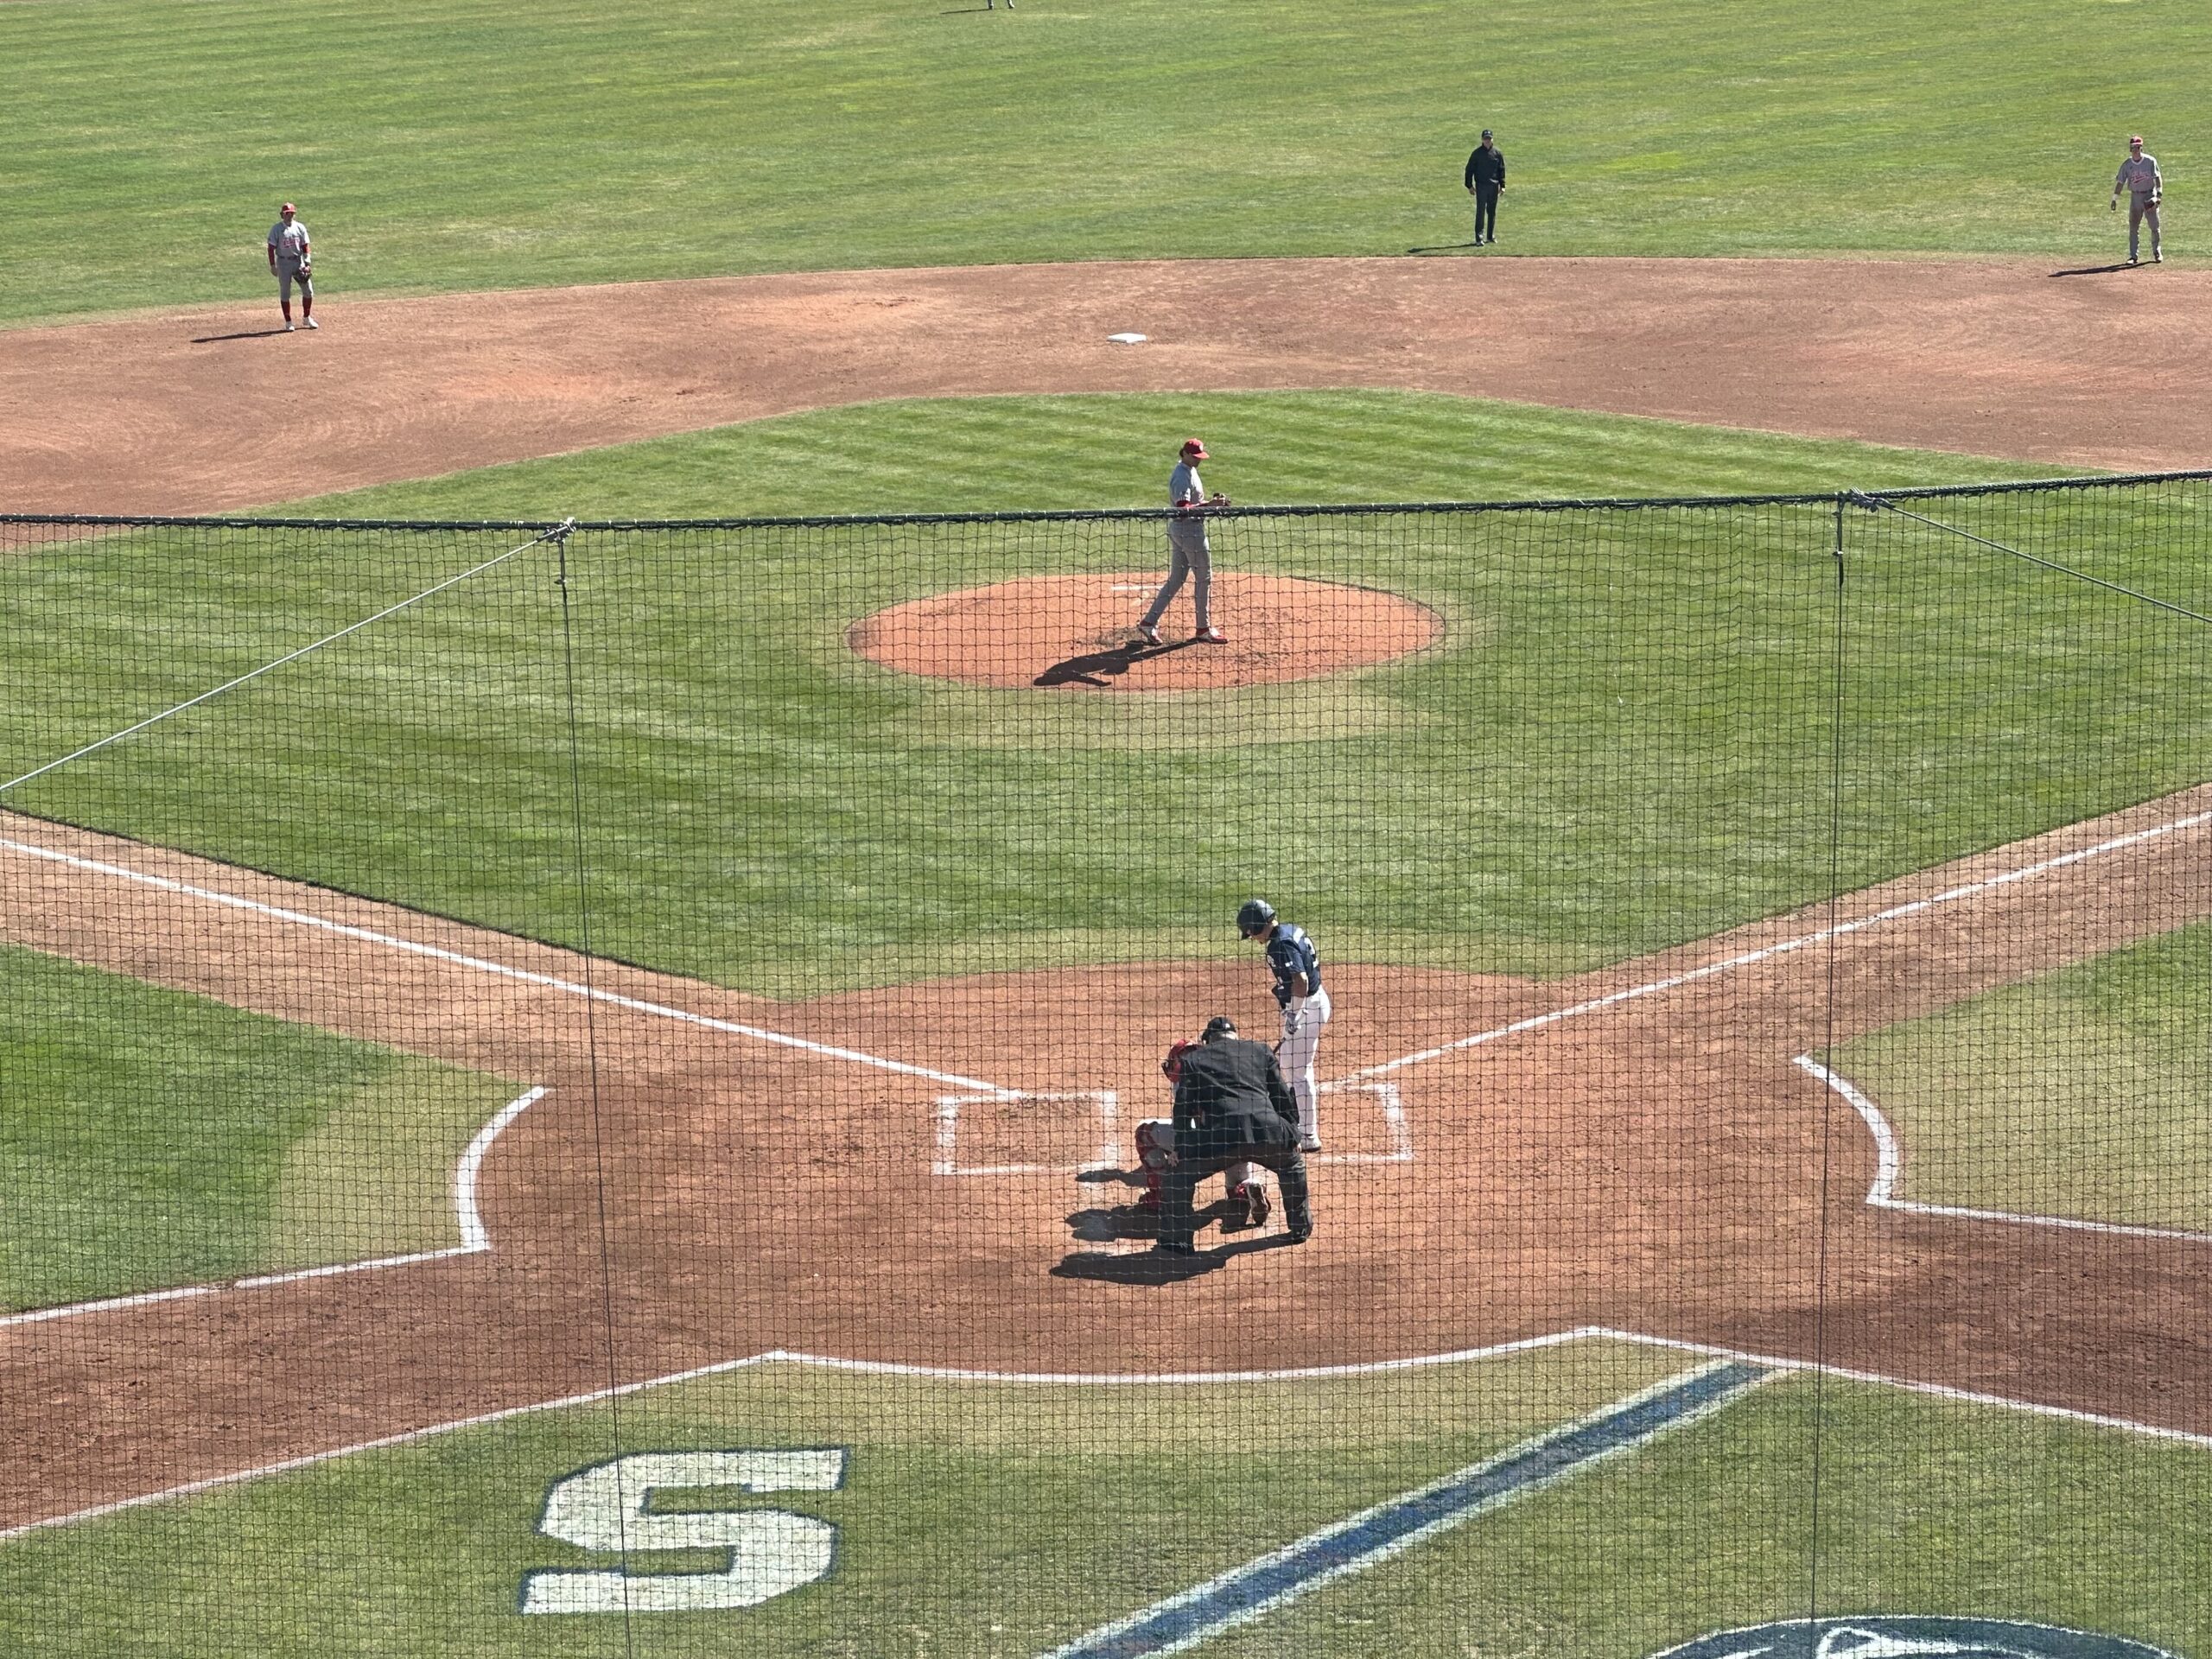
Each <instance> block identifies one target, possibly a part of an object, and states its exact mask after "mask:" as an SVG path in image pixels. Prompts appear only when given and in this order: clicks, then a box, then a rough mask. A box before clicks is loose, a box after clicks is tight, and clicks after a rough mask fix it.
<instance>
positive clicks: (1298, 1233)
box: [1284, 1227, 1313, 1244]
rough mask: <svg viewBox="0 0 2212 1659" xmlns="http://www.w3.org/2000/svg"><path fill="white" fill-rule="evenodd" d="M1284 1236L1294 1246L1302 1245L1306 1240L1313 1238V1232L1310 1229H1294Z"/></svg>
mask: <svg viewBox="0 0 2212 1659" xmlns="http://www.w3.org/2000/svg"><path fill="white" fill-rule="evenodd" d="M1284 1236H1285V1237H1287V1238H1288V1239H1289V1240H1290V1242H1291V1243H1294V1244H1303V1243H1305V1242H1306V1240H1307V1239H1309V1238H1311V1237H1313V1229H1312V1228H1311V1227H1294V1228H1292V1229H1291V1230H1290V1231H1289V1232H1288V1233H1287V1234H1285V1235H1284Z"/></svg>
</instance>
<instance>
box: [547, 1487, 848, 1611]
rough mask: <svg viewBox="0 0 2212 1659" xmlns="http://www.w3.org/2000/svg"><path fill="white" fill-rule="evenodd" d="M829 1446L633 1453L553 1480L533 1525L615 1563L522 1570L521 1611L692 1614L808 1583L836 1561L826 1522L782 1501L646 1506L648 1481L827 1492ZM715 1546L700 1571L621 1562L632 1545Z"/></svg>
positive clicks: (633, 1550)
mask: <svg viewBox="0 0 2212 1659" xmlns="http://www.w3.org/2000/svg"><path fill="white" fill-rule="evenodd" d="M844 1478H845V1453H844V1452H843V1451H842V1450H841V1449H839V1448H836V1447H829V1448H822V1449H814V1448H810V1449H806V1450H801V1451H787V1452H771V1451H761V1452H633V1453H632V1455H630V1456H628V1457H626V1458H617V1459H614V1460H613V1462H611V1463H602V1464H597V1465H594V1466H593V1467H591V1468H589V1469H582V1470H579V1471H577V1472H576V1473H575V1474H573V1475H569V1476H568V1477H566V1478H563V1479H561V1480H558V1481H556V1482H555V1483H554V1484H553V1486H552V1489H551V1490H550V1491H548V1492H547V1493H546V1494H545V1513H544V1515H543V1516H542V1517H541V1518H540V1519H539V1521H538V1523H537V1529H538V1530H539V1531H540V1532H542V1533H543V1534H544V1535H546V1536H547V1537H549V1538H557V1539H559V1540H560V1541H562V1542H563V1543H567V1544H574V1545H575V1547H576V1548H578V1549H588V1550H590V1551H592V1552H593V1553H594V1554H603V1555H620V1556H623V1557H624V1558H625V1562H624V1565H623V1566H621V1567H613V1568H605V1569H595V1570H590V1571H582V1572H577V1571H569V1570H566V1569H553V1568H545V1569H541V1570H539V1571H537V1572H533V1573H524V1575H523V1580H522V1611H524V1612H525V1613H621V1612H631V1613H679V1612H681V1613H691V1612H704V1611H711V1610H714V1609H716V1608H725V1607H755V1606H758V1605H760V1603H762V1602H764V1601H766V1600H769V1599H772V1597H776V1596H780V1595H783V1594H785V1593H786V1592H790V1591H792V1590H796V1589H798V1587H799V1586H801V1585H804V1584H811V1583H813V1582H814V1580H817V1579H819V1578H822V1577H824V1576H825V1575H826V1574H827V1573H829V1569H830V1567H832V1566H833V1565H835V1563H836V1552H837V1529H836V1527H834V1526H832V1525H830V1523H829V1522H827V1521H823V1520H820V1519H817V1517H816V1516H810V1515H795V1514H793V1513H791V1511H790V1510H732V1509H689V1510H656V1509H655V1508H654V1507H653V1497H654V1494H655V1493H657V1492H664V1491H683V1490H686V1489H689V1490H691V1491H702V1490H707V1491H711V1490H715V1489H723V1490H730V1489H734V1490H735V1491H741V1492H829V1491H836V1489H837V1488H838V1487H839V1486H840V1485H842V1484H843V1483H844ZM675 1549H715V1550H721V1551H723V1552H725V1554H724V1564H723V1565H722V1566H721V1567H719V1568H715V1569H711V1570H709V1571H707V1572H704V1573H632V1572H631V1571H630V1570H629V1566H628V1561H627V1558H628V1557H629V1556H631V1555H632V1554H637V1553H639V1551H647V1550H675Z"/></svg>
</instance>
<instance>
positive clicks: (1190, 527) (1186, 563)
mask: <svg viewBox="0 0 2212 1659" xmlns="http://www.w3.org/2000/svg"><path fill="white" fill-rule="evenodd" d="M1206 459H1207V455H1206V447H1205V445H1204V444H1203V443H1200V442H1198V440H1197V439H1196V438H1188V439H1185V441H1184V443H1183V453H1182V455H1181V457H1180V458H1179V460H1178V461H1176V463H1175V470H1174V471H1173V472H1172V473H1170V474H1168V475H1167V499H1168V502H1169V504H1170V505H1173V507H1174V509H1175V517H1174V518H1172V519H1170V520H1169V521H1168V524H1167V580H1166V582H1162V583H1160V591H1159V592H1158V593H1157V594H1154V595H1153V600H1152V608H1151V609H1150V610H1148V611H1147V612H1146V613H1144V620H1143V621H1141V622H1140V623H1138V624H1137V632H1139V633H1141V634H1142V635H1143V636H1144V642H1145V644H1147V645H1158V644H1159V643H1160V618H1161V617H1163V616H1165V615H1166V614H1167V607H1168V605H1169V603H1170V602H1171V601H1173V599H1174V597H1175V595H1176V594H1179V593H1180V592H1181V591H1182V589H1183V581H1184V578H1185V577H1186V576H1195V577H1197V578H1198V586H1197V587H1195V588H1192V590H1191V602H1192V606H1193V607H1195V608H1196V610H1197V611H1198V632H1197V633H1196V634H1194V635H1192V638H1193V639H1197V640H1198V642H1199V643H1200V644H1202V645H1219V644H1221V643H1222V640H1223V639H1224V635H1223V633H1222V632H1221V630H1220V629H1218V628H1217V627H1215V626H1213V619H1212V616H1211V607H1212V602H1213V550H1212V549H1211V547H1210V546H1208V545H1207V543H1206V521H1205V514H1206V513H1207V512H1211V510H1212V509H1214V508H1216V507H1225V506H1227V505H1229V498H1228V497H1227V496H1225V495H1223V494H1222V493H1220V492H1218V491H1216V492H1215V493H1213V494H1211V495H1207V494H1205V493H1204V491H1205V485H1203V484H1201V483H1199V482H1198V463H1199V462H1200V461H1205V460H1206Z"/></svg>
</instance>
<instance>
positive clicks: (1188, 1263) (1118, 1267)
mask: <svg viewBox="0 0 2212 1659" xmlns="http://www.w3.org/2000/svg"><path fill="white" fill-rule="evenodd" d="M1290 1248H1292V1241H1291V1237H1290V1235H1289V1234H1287V1233H1263V1234H1262V1235H1260V1236H1257V1237H1255V1238H1240V1239H1236V1240H1235V1241H1234V1242H1232V1243H1227V1244H1221V1245H1217V1246H1216V1247H1215V1248H1214V1249H1210V1250H1200V1251H1198V1253H1197V1254H1196V1255H1166V1254H1164V1253H1162V1252H1160V1251H1158V1250H1141V1251H1139V1252H1137V1253H1136V1254H1135V1255H1116V1254H1114V1253H1111V1252H1109V1251H1106V1250H1070V1251H1069V1252H1068V1253H1067V1254H1066V1255H1064V1256H1062V1257H1061V1258H1060V1261H1059V1264H1058V1266H1057V1267H1055V1268H1053V1269H1052V1277H1054V1278H1055V1279H1096V1280H1100V1281H1104V1282H1106V1283H1109V1284H1116V1285H1170V1284H1176V1283H1179V1282H1180V1281H1183V1280H1185V1279H1195V1278H1197V1277H1198V1275H1199V1274H1202V1273H1217V1272H1219V1271H1220V1270H1221V1269H1222V1268H1225V1267H1227V1266H1228V1265H1229V1263H1230V1260H1231V1259H1232V1258H1234V1257H1236V1256H1240V1255H1251V1254H1252V1253H1253V1252H1254V1251H1255V1250H1280V1249H1290Z"/></svg>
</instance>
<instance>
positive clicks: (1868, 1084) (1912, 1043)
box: [1833, 925, 2212, 1232]
mask: <svg viewBox="0 0 2212 1659" xmlns="http://www.w3.org/2000/svg"><path fill="white" fill-rule="evenodd" d="M1833 1064H1834V1065H1835V1066H1836V1067H1837V1068H1838V1069H1839V1070H1840V1071H1841V1072H1842V1074H1843V1075H1844V1076H1845V1077H1848V1078H1850V1079H1851V1080H1852V1082H1853V1083H1854V1084H1857V1085H1858V1086H1859V1088H1860V1089H1861V1090H1864V1091H1865V1092H1866V1095H1867V1096H1869V1097H1870V1098H1871V1099H1872V1101H1873V1102H1874V1103H1875V1104H1876V1105H1878V1106H1879V1107H1880V1108H1881V1109H1882V1110H1883V1113H1884V1114H1885V1116H1887V1117H1888V1118H1889V1120H1890V1122H1891V1127H1892V1128H1894V1129H1895V1130H1896V1131H1897V1139H1898V1142H1899V1145H1900V1146H1901V1147H1902V1148H1903V1150H1904V1181H1903V1183H1902V1184H1901V1185H1900V1188H1899V1190H1898V1192H1897V1197H1898V1198H1907V1199H1910V1200H1912V1201H1914V1202H1916V1203H1920V1204H1942V1205H1958V1206H1961V1207H1964V1208H1967V1209H1978V1210H2007V1211H2016V1212H2018V1213H2020V1214H2024V1215H2037V1216H2063V1217H2071V1218H2073V1219H2075V1220H2079V1221H2103V1222H2117V1223H2120V1224H2125V1225H2132V1226H2142V1227H2178V1228H2183V1229H2185V1230H2190V1231H2195V1232H2212V1116H2208V1114H2207V1111H2206V1107H2205V1103H2206V1101H2207V1100H2208V1099H2212V927H2207V926H2204V925H2196V926H2193V927H2185V928H2182V929H2179V930H2177V931H2174V932H2171V933H2167V934H2164V935H2162V936H2160V937H2158V938H2153V939H2149V940H2146V941H2145V942H2144V943H2143V944H2138V945H2134V946H2133V947H2131V948H2129V949H2127V950H2117V951H2114V952H2113V953H2112V954H2111V955H2109V956H2105V957H2098V958H2097V959H2096V960H2094V961H2093V962H2085V963H2078V964H2076V965H2075V966H2074V967H2071V968H2066V969H2061V970H2060V971H2058V972H2057V973H2054V974H2047V975H2044V976H2042V977H2041V978H2038V979H2034V980H2031V981H2029V982H2027V983H2025V984H2021V985H2008V986H2005V988H2002V989H1999V990H1995V991H1991V992H1989V993H1988V994H1987V995H1983V996H1979V997H1976V998H1974V1000H1973V1001H1967V1002H1961V1003H1960V1004H1959V1005H1958V1006H1956V1007H1951V1008H1947V1009H1945V1010H1944V1011H1943V1012H1942V1013H1941V1014H1934V1015H1931V1016H1930V1017H1929V1018H1927V1019H1924V1020H1910V1021H1907V1022H1905V1023H1904V1024H1902V1025H1897V1026H1891V1027H1888V1028H1887V1029H1886V1030H1883V1031H1878V1032H1873V1033H1869V1034H1867V1035H1866V1036H1864V1037H1860V1038H1858V1039H1855V1040H1853V1041H1852V1042H1849V1043H1847V1044H1845V1045H1843V1046H1842V1047H1841V1048H1840V1049H1839V1050H1838V1051H1837V1054H1836V1058H1835V1059H1834V1062H1833Z"/></svg>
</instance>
